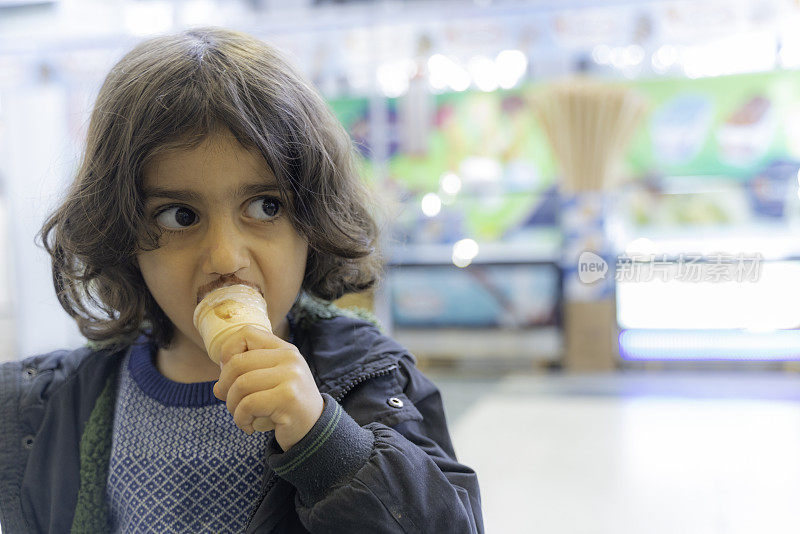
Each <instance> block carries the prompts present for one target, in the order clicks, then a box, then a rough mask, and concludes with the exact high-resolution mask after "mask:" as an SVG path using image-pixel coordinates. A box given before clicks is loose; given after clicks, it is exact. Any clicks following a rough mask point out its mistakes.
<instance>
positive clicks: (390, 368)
mask: <svg viewBox="0 0 800 534" xmlns="http://www.w3.org/2000/svg"><path fill="white" fill-rule="evenodd" d="M395 369H397V364H394V363H393V364H391V365H389V366H387V367H384V368H382V369H377V370H375V371H372V372H371V373H367V374H365V375H360V376H357V377H356V378H355V379H354V380H353V381H352V382H350V383H348V384H347V385H345V386H344V388H342V391H340V392H339V393H338V394H337V395H336V396H335V397H333V398H334V400H335V401H336V402H342V399H343V398H344V397H345V395H347V394H348V393H350V391H351V390H352V389H353V388H354V387H356V386H357V385H359V384H361V383H362V382H366V381H367V380H370V379H372V378H375V377H377V376H381V375H388V374H389V373H391V372H392V371H394V370H395Z"/></svg>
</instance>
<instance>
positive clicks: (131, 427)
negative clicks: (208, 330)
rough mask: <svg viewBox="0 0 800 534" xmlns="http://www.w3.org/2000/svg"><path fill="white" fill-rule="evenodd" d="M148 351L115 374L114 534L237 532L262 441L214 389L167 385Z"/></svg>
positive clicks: (256, 476)
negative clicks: (244, 429)
mask: <svg viewBox="0 0 800 534" xmlns="http://www.w3.org/2000/svg"><path fill="white" fill-rule="evenodd" d="M155 350H156V349H155V346H154V345H152V344H150V343H148V344H139V345H135V346H134V347H133V350H132V351H131V353H130V355H129V356H128V357H127V359H126V361H125V362H123V365H122V372H121V374H120V382H119V391H118V393H117V406H116V411H115V413H114V432H113V441H112V448H111V461H110V464H109V471H108V485H107V490H106V492H107V497H108V503H109V508H110V515H111V517H110V519H111V522H112V525H113V529H114V531H115V532H137V533H138V532H158V533H163V532H192V533H199V532H213V533H220V532H242V531H243V530H244V528H245V525H246V522H247V519H248V517H249V516H250V513H251V512H252V510H251V508H252V507H253V505H254V503H256V502H257V498H258V495H259V491H260V482H261V480H262V478H263V474H264V469H265V466H264V458H265V456H266V454H265V451H266V447H267V438H268V436H269V434H267V433H263V432H256V433H254V434H253V435H251V436H248V435H247V434H245V433H244V432H242V431H241V430H240V429H239V428H238V427H237V426H236V425H235V424H234V422H233V417H232V416H231V414H230V413H229V412H228V410H227V409H226V407H225V403H224V402H222V401H220V400H218V399H217V398H216V397H214V394H213V392H212V388H213V385H214V382H201V383H194V384H183V383H178V382H173V381H171V380H169V379H167V378H166V377H164V376H163V375H162V374H161V373H159V371H158V369H157V368H156V366H155Z"/></svg>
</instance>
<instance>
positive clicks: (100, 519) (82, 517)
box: [70, 376, 115, 534]
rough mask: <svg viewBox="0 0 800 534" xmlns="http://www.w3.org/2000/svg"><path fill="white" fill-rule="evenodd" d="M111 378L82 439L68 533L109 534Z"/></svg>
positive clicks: (112, 410) (112, 378) (99, 398)
mask: <svg viewBox="0 0 800 534" xmlns="http://www.w3.org/2000/svg"><path fill="white" fill-rule="evenodd" d="M113 384H114V377H113V376H111V377H109V379H108V381H107V382H106V386H105V388H103V392H102V393H101V394H100V396H99V397H98V398H97V402H96V403H95V405H94V409H92V414H91V415H90V416H89V421H88V422H87V423H86V428H85V429H84V431H83V435H82V436H81V445H80V454H81V468H80V477H81V482H80V489H79V490H78V502H77V504H76V506H75V516H74V517H73V520H72V529H71V530H70V532H71V533H73V534H75V533H87V534H92V533H96V532H108V530H109V527H108V518H109V510H108V502H107V501H106V494H105V492H106V480H108V464H109V461H110V460H111V425H112V424H113V420H114V401H115V399H114V387H113Z"/></svg>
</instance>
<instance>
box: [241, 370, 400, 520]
mask: <svg viewBox="0 0 800 534" xmlns="http://www.w3.org/2000/svg"><path fill="white" fill-rule="evenodd" d="M395 369H397V364H394V363H393V364H391V365H388V366H386V367H383V368H382V369H376V370H375V371H372V372H371V373H367V374H365V375H360V376H357V377H356V378H355V379H354V380H352V381H351V382H349V383H348V384H346V385H345V386H344V388H342V390H341V391H340V392H339V393H338V394H337V395H336V396H335V397H333V399H334V400H335V401H336V402H342V399H343V398H344V397H345V395H347V394H348V393H349V392H350V391H352V390H353V388H354V387H356V386H357V385H359V384H361V383H362V382H366V381H367V380H370V379H372V378H375V377H378V376H382V375H388V374H389V373H391V372H392V371H394V370H395ZM267 469H269V466H267ZM277 478H278V475H276V474H275V473H274V472H272V474H271V475H270V477H269V479H268V480H267V483H266V484H265V485H264V489H263V490H261V495H260V496H259V497H258V501H256V506H255V507H254V508H253V511H252V512H250V518H249V519H248V520H247V527H245V532H247V531H248V530H249V529H250V525H251V523H252V522H253V518H254V517H255V516H256V512H258V509H259V508H261V503H262V502H264V499H265V498H266V497H267V493H269V490H270V489H272V486H274V485H275V482H276V481H277Z"/></svg>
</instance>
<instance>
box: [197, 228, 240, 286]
mask: <svg viewBox="0 0 800 534" xmlns="http://www.w3.org/2000/svg"><path fill="white" fill-rule="evenodd" d="M202 247H203V256H204V257H203V271H204V272H205V273H207V274H212V275H220V276H221V275H226V274H233V273H236V272H238V271H241V270H242V269H245V268H247V267H249V266H250V254H249V252H248V248H247V242H246V236H245V235H244V234H243V233H242V231H241V229H240V228H238V227H237V225H236V223H235V222H234V221H232V220H231V219H229V218H227V217H217V218H215V220H213V221H210V222H209V226H208V229H207V231H206V235H205V237H204V241H203V244H202Z"/></svg>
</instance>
